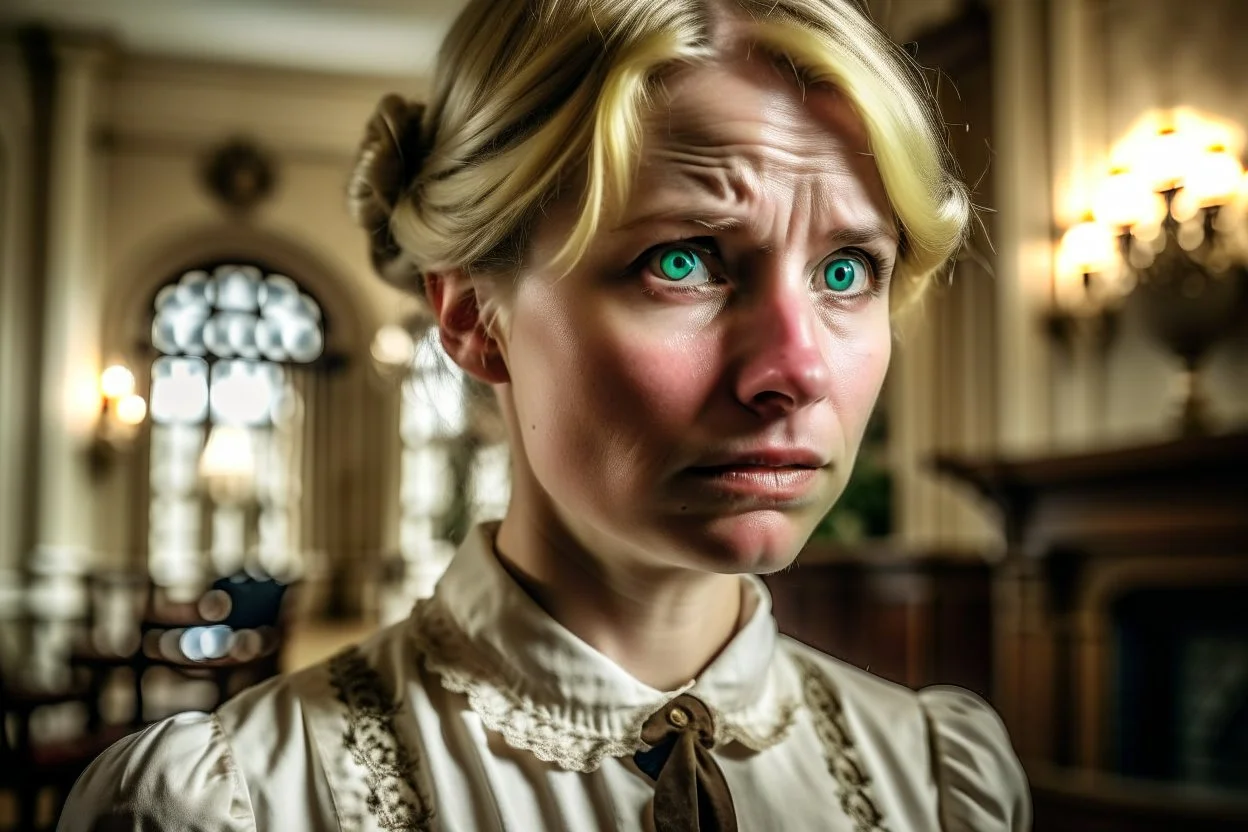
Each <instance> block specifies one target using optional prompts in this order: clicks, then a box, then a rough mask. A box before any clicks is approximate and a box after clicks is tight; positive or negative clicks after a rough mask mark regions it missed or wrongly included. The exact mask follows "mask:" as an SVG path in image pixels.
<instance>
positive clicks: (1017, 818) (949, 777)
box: [918, 686, 1031, 832]
mask: <svg viewBox="0 0 1248 832" xmlns="http://www.w3.org/2000/svg"><path fill="white" fill-rule="evenodd" d="M918 696H919V701H920V702H921V703H922V705H923V711H924V714H925V716H926V718H927V721H928V724H929V730H930V732H931V738H932V758H933V764H934V768H935V774H936V779H937V784H938V786H939V788H940V793H941V801H940V802H941V815H942V823H943V825H944V827H945V828H946V829H948V830H951V832H959V831H960V830H967V831H968V832H971V830H974V832H980V830H1011V831H1012V830H1026V829H1030V828H1031V799H1030V791H1029V789H1028V786H1027V776H1026V775H1025V774H1024V773H1023V767H1022V764H1021V763H1019V761H1018V756H1017V755H1016V754H1015V753H1014V748H1013V746H1012V745H1011V743H1010V737H1009V734H1008V733H1007V732H1006V729H1005V725H1004V724H1003V723H1002V722H1001V717H999V716H998V715H997V712H996V711H994V710H993V709H992V707H991V706H990V705H988V703H987V702H985V701H984V700H982V699H980V698H979V697H978V696H976V695H975V694H973V693H971V692H970V691H967V690H964V689H962V688H956V687H948V686H938V687H931V688H926V689H924V690H922V691H920V692H919V694H918Z"/></svg>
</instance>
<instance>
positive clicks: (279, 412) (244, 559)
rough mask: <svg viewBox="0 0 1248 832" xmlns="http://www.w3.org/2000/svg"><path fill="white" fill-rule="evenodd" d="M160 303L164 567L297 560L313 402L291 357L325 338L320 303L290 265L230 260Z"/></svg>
mask: <svg viewBox="0 0 1248 832" xmlns="http://www.w3.org/2000/svg"><path fill="white" fill-rule="evenodd" d="M153 312H154V317H153V321H152V345H153V346H154V347H155V349H156V351H157V352H158V353H160V355H159V357H158V358H156V359H155V361H154V362H153V364H152V374H151V396H150V401H151V422H152V426H151V468H150V488H151V505H150V523H149V526H148V565H149V570H150V572H151V575H152V577H153V579H154V580H155V581H156V582H157V583H158V584H161V585H164V586H170V587H181V586H188V587H190V586H194V585H195V584H196V583H198V582H199V581H200V580H202V578H203V577H204V576H205V574H213V573H215V574H218V575H224V574H230V573H232V572H235V571H237V570H238V569H240V568H242V567H244V566H255V567H258V568H260V569H263V570H265V571H267V572H269V573H270V574H276V575H281V574H285V573H289V572H291V571H295V570H297V569H298V568H299V563H298V554H297V553H298V552H299V539H298V537H299V528H300V522H299V511H300V495H301V480H302V478H301V472H300V464H301V460H302V454H301V453H300V449H301V448H302V416H303V413H302V403H301V401H300V397H299V395H298V392H297V390H296V386H295V384H294V383H293V380H292V376H291V369H292V367H293V366H294V365H300V364H309V363H311V362H314V361H315V360H316V359H317V358H319V357H320V356H321V353H322V352H323V350H324V347H325V326H324V321H323V319H322V315H321V308H320V306H319V305H318V304H317V303H316V301H315V300H313V299H312V298H311V297H310V296H309V295H308V294H306V293H305V292H304V291H302V290H301V289H300V287H299V285H298V284H297V283H295V281H294V280H292V279H290V278H289V277H286V276H284V275H280V274H271V273H266V272H265V271H264V270H263V269H261V268H260V267H258V266H256V265H237V264H225V265H219V266H215V267H209V268H204V269H194V270H191V271H188V272H186V273H184V274H183V275H182V276H181V277H180V278H179V279H178V280H176V281H175V282H173V283H170V284H169V285H167V286H165V287H164V288H162V289H161V290H160V291H159V292H158V293H157V295H156V300H155V303H154V309H153ZM205 552H207V553H208V557H207V558H205V557H204V553H205Z"/></svg>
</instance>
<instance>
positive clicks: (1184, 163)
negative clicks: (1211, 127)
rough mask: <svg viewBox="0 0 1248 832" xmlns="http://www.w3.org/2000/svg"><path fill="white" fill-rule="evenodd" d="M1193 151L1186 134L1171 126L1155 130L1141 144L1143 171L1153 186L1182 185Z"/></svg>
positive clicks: (1194, 149)
mask: <svg viewBox="0 0 1248 832" xmlns="http://www.w3.org/2000/svg"><path fill="white" fill-rule="evenodd" d="M1197 152H1198V150H1197V148H1195V147H1193V145H1192V141H1191V139H1190V138H1189V137H1188V136H1187V134H1185V133H1181V132H1179V131H1178V130H1176V129H1175V128H1173V127H1164V128H1162V129H1161V130H1160V131H1158V133H1157V135H1156V136H1154V137H1153V138H1152V140H1151V141H1150V142H1149V143H1148V145H1147V146H1146V147H1145V149H1144V158H1143V159H1142V160H1141V162H1142V164H1141V167H1142V169H1143V170H1144V171H1145V172H1147V175H1148V178H1149V179H1150V180H1151V181H1150V182H1149V184H1150V185H1152V187H1153V190H1155V191H1169V190H1173V189H1174V188H1179V187H1182V186H1183V183H1184V181H1185V180H1186V179H1187V175H1188V173H1189V172H1190V168H1191V162H1192V158H1193V157H1194V156H1195V155H1196V153H1197Z"/></svg>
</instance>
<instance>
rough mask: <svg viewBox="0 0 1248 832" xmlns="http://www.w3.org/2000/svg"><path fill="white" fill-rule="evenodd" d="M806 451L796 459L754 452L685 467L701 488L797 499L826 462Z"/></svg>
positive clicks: (784, 500)
mask: <svg viewBox="0 0 1248 832" xmlns="http://www.w3.org/2000/svg"><path fill="white" fill-rule="evenodd" d="M818 463H819V460H817V459H812V458H811V456H810V455H806V458H805V459H804V460H803V461H799V462H788V461H781V462H778V461H777V460H775V459H774V458H772V459H763V458H760V457H759V456H757V455H751V456H745V457H741V458H739V459H736V460H731V461H727V462H722V463H718V464H715V465H702V466H696V467H693V468H689V469H688V473H689V475H690V478H691V479H692V480H693V481H694V482H696V483H698V485H699V486H700V487H702V488H705V489H707V490H709V491H712V492H715V493H716V494H718V495H720V496H724V497H738V498H752V499H756V500H762V501H765V502H775V503H788V502H797V501H800V500H801V499H802V498H803V497H805V496H807V495H808V494H809V493H810V491H811V490H812V489H813V488H814V486H815V484H816V482H817V481H818V479H819V474H820V472H822V471H823V470H824V469H825V468H827V467H828V466H829V463H824V464H818Z"/></svg>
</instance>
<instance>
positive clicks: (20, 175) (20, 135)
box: [0, 34, 38, 570]
mask: <svg viewBox="0 0 1248 832" xmlns="http://www.w3.org/2000/svg"><path fill="white" fill-rule="evenodd" d="M33 117H34V116H33V113H32V102H31V101H30V94H29V86H28V78H27V75H26V71H25V64H24V60H23V56H22V51H21V47H20V45H19V43H18V42H17V39H16V37H14V36H12V35H11V34H10V35H7V36H3V37H0V570H8V569H14V568H16V567H17V566H18V565H19V564H20V563H21V562H22V553H23V552H24V551H25V550H26V549H27V548H29V547H30V546H31V545H32V539H31V535H32V533H33V524H32V522H31V516H32V509H33V504H32V503H31V502H30V500H29V499H28V496H29V494H30V492H31V489H30V483H29V477H30V475H31V473H32V469H33V457H32V455H31V453H30V446H29V441H28V437H29V431H30V429H31V426H32V424H33V421H34V420H33V411H32V408H31V398H32V396H31V392H32V390H31V385H32V383H33V378H34V364H35V363H36V361H37V350H36V349H35V341H34V338H35V336H36V330H35V327H34V326H33V317H34V316H35V315H36V314H37V313H38V310H37V307H36V304H35V300H36V295H37V292H36V289H37V286H36V285H35V281H33V280H31V278H30V274H29V269H30V265H31V254H32V252H31V247H30V240H29V237H30V232H31V224H30V211H29V205H30V194H31V191H30V188H31V187H32V184H33V182H32V179H31V176H30V173H31V171H30V167H31V164H32V153H31V146H30V142H31V136H30V129H31V125H32V122H33Z"/></svg>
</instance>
